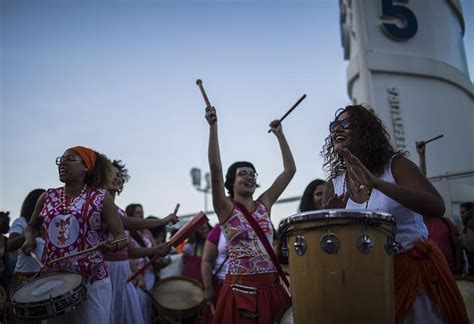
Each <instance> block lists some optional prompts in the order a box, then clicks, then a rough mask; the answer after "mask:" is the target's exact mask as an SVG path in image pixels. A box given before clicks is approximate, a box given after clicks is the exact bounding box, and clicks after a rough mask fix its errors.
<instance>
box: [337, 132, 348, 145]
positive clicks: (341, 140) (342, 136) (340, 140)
mask: <svg viewBox="0 0 474 324" xmlns="http://www.w3.org/2000/svg"><path fill="white" fill-rule="evenodd" d="M346 139H347V137H346V136H344V135H341V134H338V135H336V136H334V141H335V142H336V143H340V142H344V141H345V140H346Z"/></svg>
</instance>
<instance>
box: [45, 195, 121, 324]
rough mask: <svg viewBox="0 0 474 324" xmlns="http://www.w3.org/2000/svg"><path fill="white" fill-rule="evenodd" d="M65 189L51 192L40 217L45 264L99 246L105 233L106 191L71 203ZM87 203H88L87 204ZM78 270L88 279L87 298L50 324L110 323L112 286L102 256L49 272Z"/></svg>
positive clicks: (94, 254)
mask: <svg viewBox="0 0 474 324" xmlns="http://www.w3.org/2000/svg"><path fill="white" fill-rule="evenodd" d="M63 195H64V188H62V187H61V188H56V189H48V190H47V191H46V197H45V202H44V206H43V208H42V210H41V212H40V214H39V218H40V219H42V221H43V227H44V232H45V247H44V254H43V258H42V259H43V262H44V263H45V264H46V263H47V262H49V261H50V260H53V259H56V258H59V257H62V256H66V255H70V254H72V253H75V252H78V251H82V250H85V249H88V248H91V247H95V246H97V244H99V243H100V238H101V230H102V217H101V212H102V208H103V203H104V197H105V190H103V189H88V190H86V191H85V192H83V193H82V194H81V195H80V196H78V197H76V198H74V199H73V200H72V201H71V202H70V206H69V208H68V209H67V208H66V207H65V203H64V202H63ZM86 201H87V203H86ZM64 271H75V272H78V273H80V274H81V275H82V276H83V277H84V278H85V279H86V280H87V285H86V287H87V299H86V300H85V301H84V302H83V303H82V304H80V305H79V306H78V307H77V308H76V309H74V310H73V311H71V312H68V313H66V314H63V315H60V316H58V317H57V318H52V319H48V320H46V321H45V323H47V324H56V323H58V324H59V323H68V324H86V323H87V324H88V323H90V324H92V323H109V321H110V309H111V297H112V293H111V291H112V285H111V282H110V278H109V277H108V273H107V269H106V266H105V264H104V260H103V257H102V253H101V252H100V251H98V250H95V251H93V252H90V253H86V254H83V255H80V256H78V257H73V258H70V259H67V260H65V261H64V262H61V263H57V264H55V265H53V266H52V267H48V268H47V269H46V270H45V271H44V272H45V273H54V272H64Z"/></svg>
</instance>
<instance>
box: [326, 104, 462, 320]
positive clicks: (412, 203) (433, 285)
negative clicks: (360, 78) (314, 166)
mask: <svg viewBox="0 0 474 324" xmlns="http://www.w3.org/2000/svg"><path fill="white" fill-rule="evenodd" d="M329 129H330V134H329V136H328V137H327V138H326V143H325V145H324V148H323V152H322V153H323V155H324V158H325V163H324V167H325V168H326V169H327V170H328V171H329V172H330V178H331V179H330V181H328V183H327V184H326V189H325V191H324V195H323V207H325V208H347V209H369V210H379V211H384V212H388V213H390V214H392V216H394V217H395V220H396V241H397V243H398V245H399V249H398V250H399V251H398V253H397V255H395V257H394V281H395V321H396V323H443V322H444V323H468V319H467V315H466V311H465V307H464V302H463V300H462V297H461V295H460V293H459V290H458V288H457V286H456V283H455V281H454V279H453V278H452V276H451V273H450V271H449V267H448V264H447V262H446V259H445V258H444V256H443V254H442V252H441V251H440V250H439V248H438V247H437V246H436V244H435V243H433V242H432V241H431V240H428V231H427V229H426V227H425V225H424V223H423V217H422V216H421V215H432V216H433V217H441V216H442V215H443V214H444V210H445V207H444V202H443V199H442V198H441V196H440V195H439V193H438V192H437V190H436V189H435V188H434V187H433V186H432V184H431V183H430V182H429V181H428V180H427V179H426V177H425V176H424V175H423V174H422V173H421V171H420V170H419V169H418V167H417V166H416V165H415V164H414V163H413V162H411V161H410V160H408V159H407V158H406V157H405V156H404V154H403V153H401V152H398V151H396V150H394V148H393V147H392V145H391V144H390V142H389V141H390V137H389V135H388V133H387V131H386V130H385V128H384V126H383V125H382V122H381V120H380V119H379V118H378V117H377V116H376V115H375V113H374V112H373V111H371V110H368V109H366V108H365V107H363V106H360V105H354V106H347V107H346V108H344V109H340V110H338V111H337V112H336V119H335V121H333V122H331V124H330V126H329Z"/></svg>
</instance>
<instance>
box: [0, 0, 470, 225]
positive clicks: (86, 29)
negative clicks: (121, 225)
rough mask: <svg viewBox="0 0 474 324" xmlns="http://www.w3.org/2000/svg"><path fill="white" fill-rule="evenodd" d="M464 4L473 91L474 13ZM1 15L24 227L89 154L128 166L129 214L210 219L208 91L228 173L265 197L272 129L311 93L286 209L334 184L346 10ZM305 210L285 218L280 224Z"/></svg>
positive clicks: (109, 9) (32, 10)
mask: <svg viewBox="0 0 474 324" xmlns="http://www.w3.org/2000/svg"><path fill="white" fill-rule="evenodd" d="M462 4H463V10H464V17H465V22H466V32H465V35H464V41H465V47H466V54H467V58H468V66H469V71H470V77H471V80H472V78H473V75H474V70H473V64H474V57H473V53H474V39H473V38H474V36H473V35H474V22H473V20H474V3H473V1H470V0H469V1H468V0H464V1H462ZM0 8H1V15H0V20H1V52H2V54H1V78H2V79H1V115H0V124H1V141H0V145H1V147H0V154H1V156H0V165H1V169H0V171H1V174H0V182H1V188H0V190H1V191H0V210H5V211H10V213H11V215H10V216H11V217H12V219H14V218H16V217H18V216H19V211H20V208H21V204H22V202H23V199H24V198H25V196H26V195H27V194H28V192H29V191H31V190H32V189H35V188H51V187H59V186H61V185H62V184H61V183H60V182H59V179H58V171H57V167H56V165H55V163H54V161H55V158H56V157H57V156H59V155H61V154H62V153H63V152H64V150H66V149H67V148H68V147H71V146H75V145H84V146H88V147H91V148H93V149H95V150H97V151H99V152H101V153H104V154H105V155H107V156H108V157H109V158H111V159H121V160H123V161H124V162H125V164H126V165H127V167H128V169H129V173H130V175H131V179H130V181H129V183H127V184H126V186H125V189H124V192H123V193H122V195H120V196H119V197H118V199H117V204H118V205H119V206H121V207H123V208H125V207H126V205H128V204H129V203H137V202H138V203H141V204H143V206H144V210H145V215H147V216H148V215H156V216H160V217H161V216H165V215H167V214H169V213H170V212H172V210H173V208H174V206H175V204H176V203H177V202H180V203H181V210H180V214H188V213H194V212H197V211H199V210H201V209H204V196H203V193H201V192H198V191H197V190H196V189H195V188H194V187H193V186H192V184H191V176H190V170H191V168H193V167H199V168H201V169H202V170H203V173H204V172H206V171H207V170H208V162H207V143H208V136H209V126H208V124H207V122H206V120H205V119H204V101H203V99H202V97H201V95H200V93H199V89H198V87H197V86H196V84H195V81H196V79H197V78H201V79H202V80H203V81H204V86H205V88H206V90H207V93H208V95H209V99H210V100H211V103H212V104H213V105H214V106H215V107H216V109H217V113H218V117H219V136H220V147H221V156H222V163H223V167H224V169H227V167H228V166H229V165H230V164H231V163H232V162H234V161H236V160H248V161H252V162H253V163H254V164H255V166H256V168H257V172H258V174H259V178H258V183H259V184H260V185H261V188H260V189H258V190H257V194H256V196H258V194H260V193H261V192H262V189H266V188H268V186H269V185H270V184H271V183H272V182H273V180H274V178H275V177H276V176H277V175H278V174H279V172H280V171H281V170H282V162H281V157H280V151H279V148H278V143H277V140H276V138H275V136H274V135H273V134H267V130H268V124H269V123H270V121H272V120H273V119H277V118H279V117H281V116H282V115H283V114H284V113H285V112H286V110H287V109H288V108H289V107H290V106H291V105H292V104H293V103H294V102H295V101H296V100H297V99H298V98H299V97H301V95H303V94H307V96H308V97H307V98H306V100H304V101H303V102H302V103H301V105H300V106H299V107H298V108H297V109H296V110H295V111H294V112H293V114H291V115H290V116H289V117H288V118H287V119H286V120H285V121H284V123H283V128H284V132H285V134H286V136H287V140H288V142H289V144H290V147H291V149H292V151H293V154H294V157H295V160H296V164H297V169H298V171H297V174H296V176H295V178H294V180H293V181H292V182H291V183H290V185H289V186H288V188H287V190H286V191H285V192H284V193H283V195H282V198H286V197H293V196H299V195H301V194H302V193H303V190H304V188H305V187H306V185H307V184H308V183H309V182H310V181H311V180H313V179H315V178H324V177H325V174H324V173H323V170H322V159H321V157H320V154H319V152H320V150H321V148H322V146H323V143H324V138H325V137H326V136H327V135H328V124H329V122H330V120H331V119H332V118H333V116H334V112H335V111H336V110H337V108H339V107H342V106H345V105H347V104H349V103H350V100H349V98H348V95H347V91H346V66H347V62H346V61H344V60H343V49H342V47H341V44H340V34H339V8H338V1H337V0H313V1H301V0H296V1H295V0H281V1H270V0H269V1H251V0H241V1H223V0H222V1H217V0H215V1H211V0H209V1H187V0H183V1H171V0H169V1H160V0H155V1H151V0H149V1H105V0H104V1H39V0H30V1H18V0H15V1H13V0H2V1H1V7H0ZM413 153H414V154H413ZM411 158H416V152H412V155H411ZM208 201H209V205H211V199H210V197H209V199H208ZM296 209H297V203H296V202H295V203H288V204H284V205H276V206H275V207H274V208H273V216H272V217H273V221H274V224H275V225H277V224H278V222H279V220H280V219H282V218H284V217H287V216H290V215H292V214H294V213H295V212H296ZM211 220H212V223H215V221H216V219H215V217H212V218H211Z"/></svg>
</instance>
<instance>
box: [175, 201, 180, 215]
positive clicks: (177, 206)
mask: <svg viewBox="0 0 474 324" xmlns="http://www.w3.org/2000/svg"><path fill="white" fill-rule="evenodd" d="M179 206H181V205H180V204H179V203H177V204H176V207H175V208H174V212H173V214H175V215H177V214H178V210H179Z"/></svg>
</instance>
